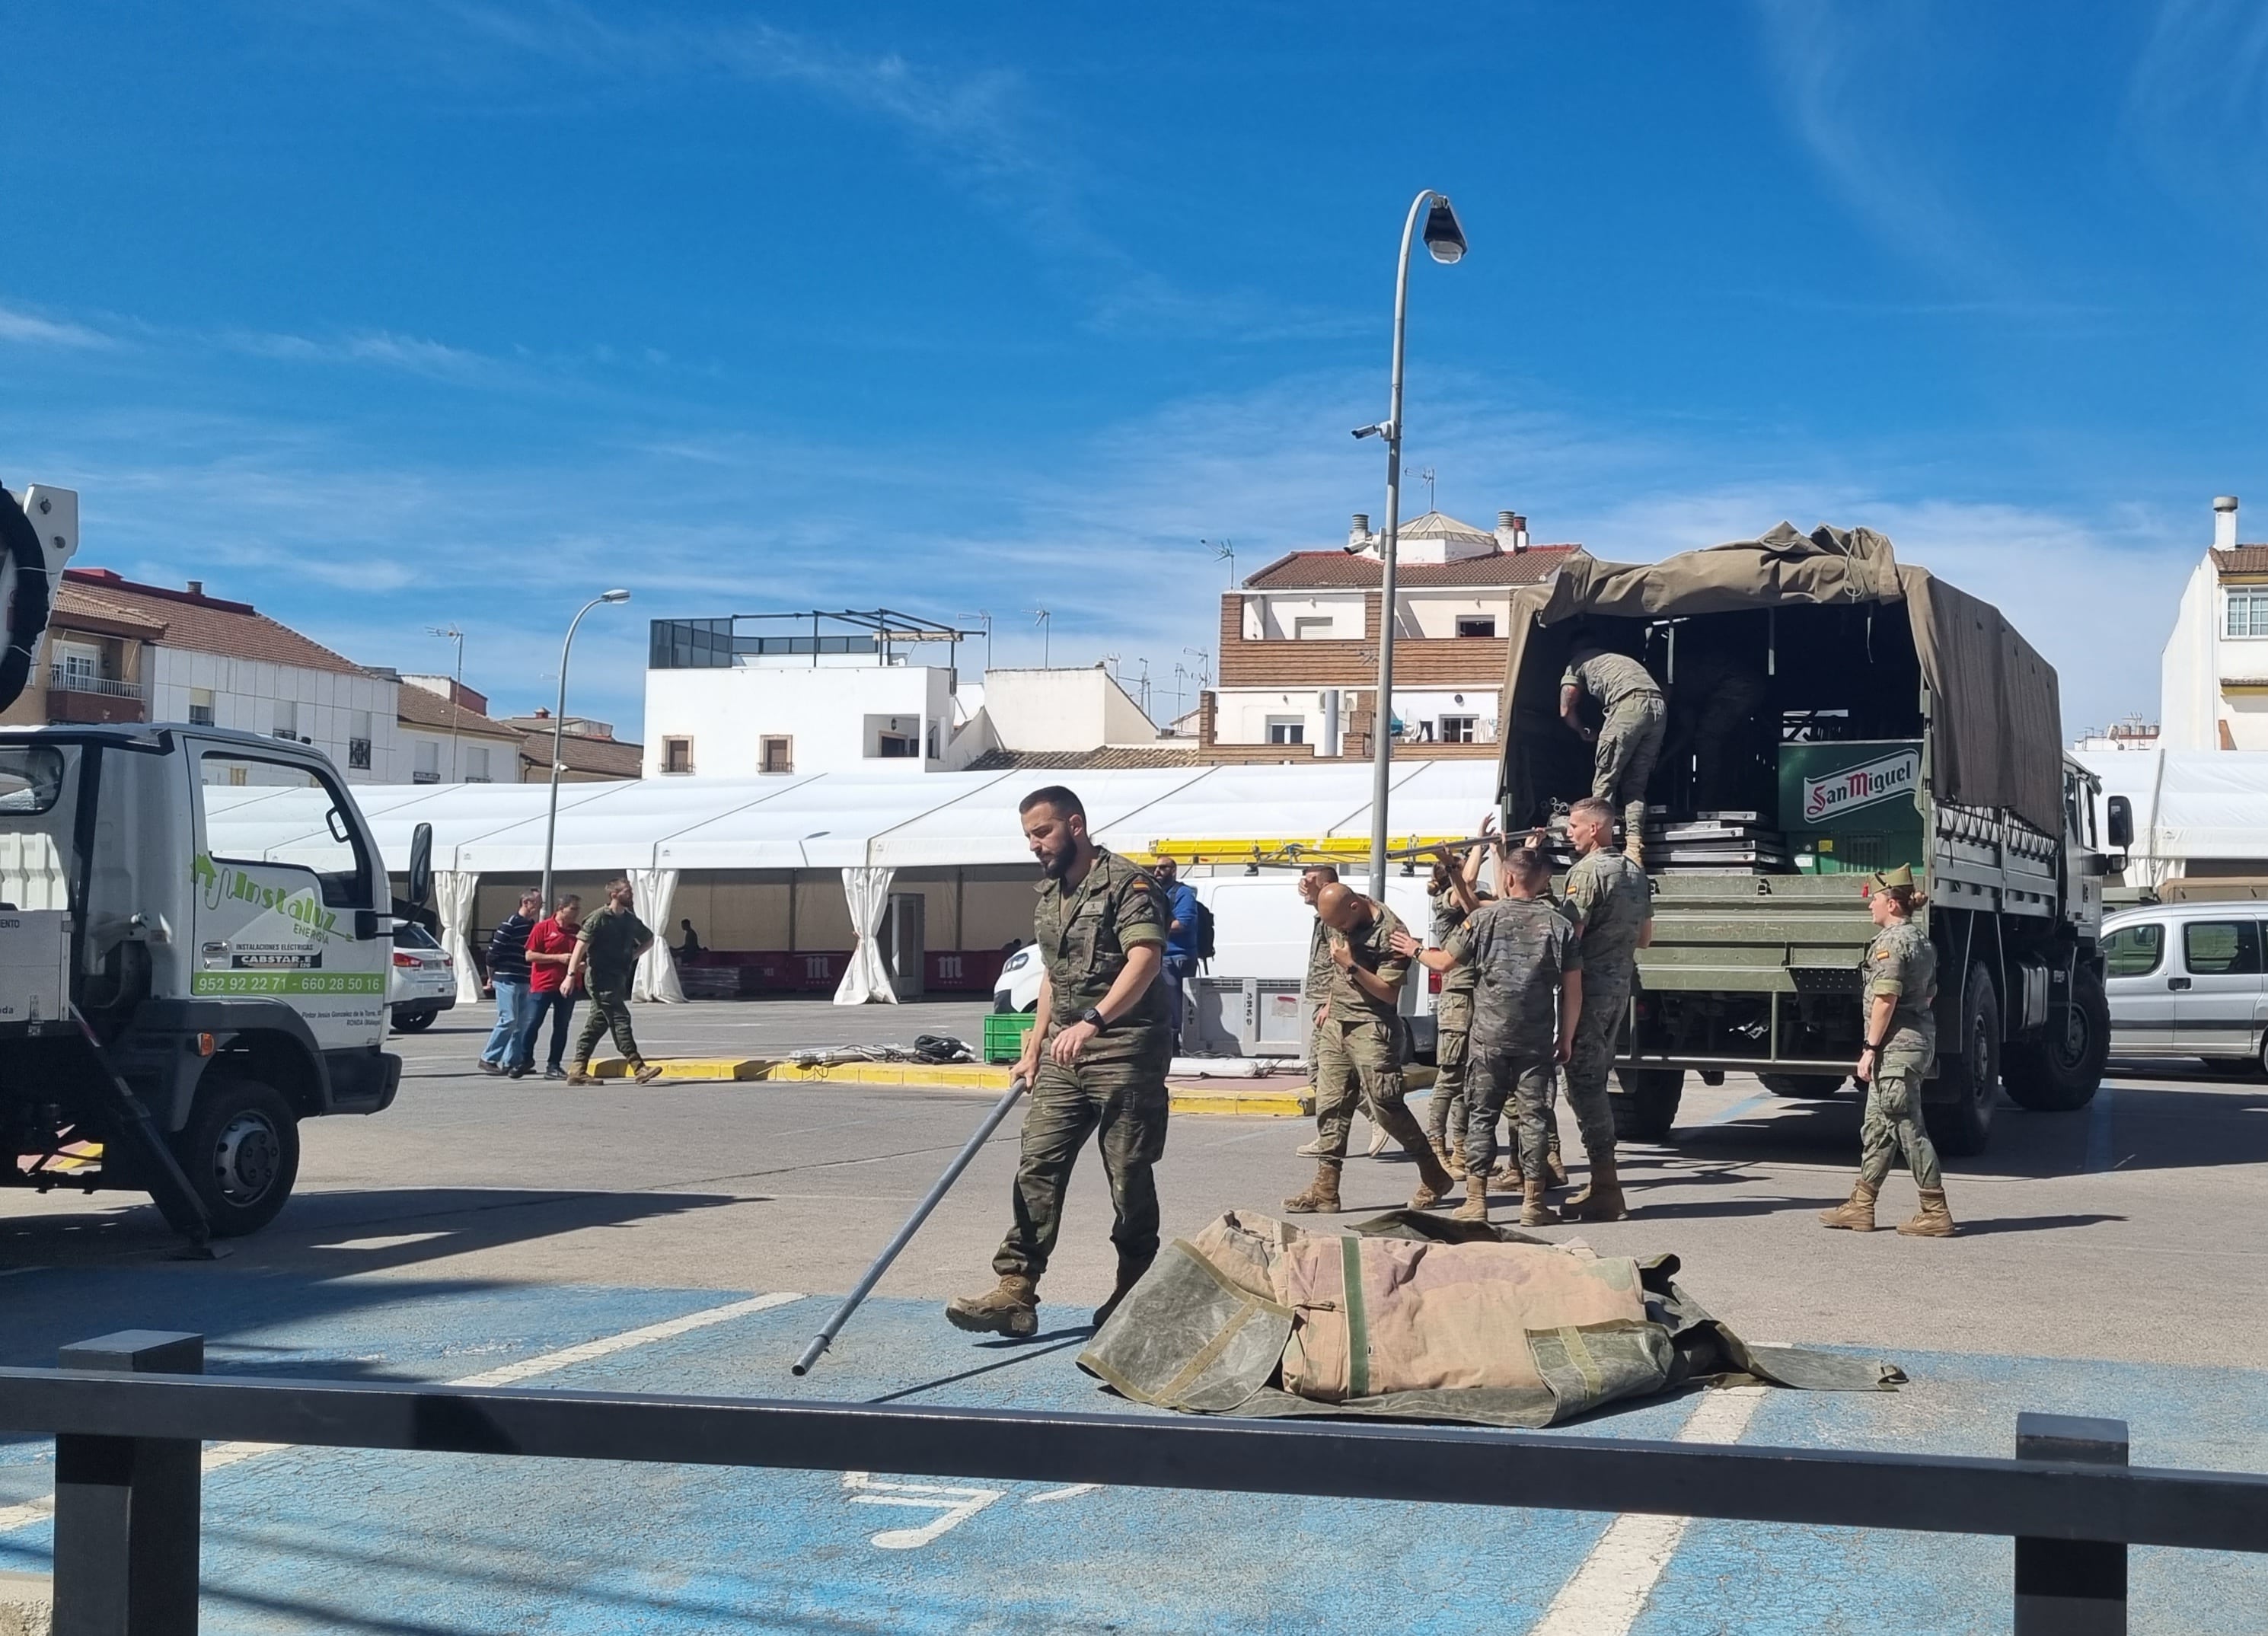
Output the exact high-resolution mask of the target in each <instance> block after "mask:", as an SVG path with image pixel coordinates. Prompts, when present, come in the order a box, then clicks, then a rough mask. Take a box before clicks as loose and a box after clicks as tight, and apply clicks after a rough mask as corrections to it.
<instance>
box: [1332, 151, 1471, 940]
mask: <svg viewBox="0 0 2268 1636" xmlns="http://www.w3.org/2000/svg"><path fill="white" fill-rule="evenodd" d="M1421 212H1422V213H1423V214H1424V215H1425V248H1426V250H1427V252H1428V253H1429V254H1432V258H1433V259H1434V260H1435V261H1437V262H1440V263H1442V264H1443V265H1444V266H1447V265H1448V264H1450V263H1452V262H1457V261H1460V260H1462V258H1463V256H1464V254H1465V230H1464V228H1463V227H1462V225H1459V223H1458V221H1457V213H1456V212H1455V211H1454V210H1451V209H1450V208H1449V197H1448V195H1447V194H1443V193H1436V192H1434V191H1433V190H1432V188H1426V189H1425V191H1424V192H1422V193H1420V194H1419V195H1418V197H1417V198H1416V199H1415V200H1414V201H1412V202H1411V203H1410V217H1409V219H1408V220H1407V221H1405V222H1404V223H1403V225H1402V259H1401V261H1400V262H1399V263H1397V265H1396V267H1395V274H1394V378H1393V387H1392V392H1391V394H1390V395H1389V397H1388V402H1387V410H1386V418H1385V419H1384V420H1383V421H1381V422H1380V423H1379V424H1377V425H1374V426H1364V427H1361V428H1359V429H1358V430H1357V431H1356V432H1355V434H1354V435H1355V436H1356V437H1358V438H1370V437H1378V438H1384V439H1385V440H1386V528H1385V532H1384V533H1383V534H1381V536H1380V538H1379V549H1378V556H1379V562H1380V564H1381V573H1380V576H1379V578H1380V586H1379V614H1378V624H1379V630H1378V711H1377V723H1376V726H1373V728H1372V730H1371V752H1370V758H1371V788H1370V895H1371V896H1372V897H1373V898H1375V899H1377V900H1378V901H1379V902H1381V903H1383V902H1385V901H1386V798H1387V784H1388V778H1389V777H1390V776H1391V772H1392V763H1393V755H1394V736H1393V726H1394V611H1395V548H1396V547H1397V545H1398V544H1399V542H1400V532H1401V523H1402V335H1403V328H1405V326H1406V325H1407V322H1408V320H1409V316H1410V241H1411V240H1414V239H1416V238H1417V237H1418V216H1419V214H1420V213H1421Z"/></svg>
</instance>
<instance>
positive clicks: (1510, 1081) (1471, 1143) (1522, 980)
mask: <svg viewBox="0 0 2268 1636" xmlns="http://www.w3.org/2000/svg"><path fill="white" fill-rule="evenodd" d="M1550 875H1551V867H1550V864H1549V863H1548V862H1547V861H1546V860H1545V859H1544V856H1543V853H1542V852H1540V851H1534V850H1532V849H1529V848H1525V847H1523V848H1520V849H1517V850H1515V851H1512V852H1510V853H1508V854H1506V858H1505V875H1504V888H1505V896H1504V897H1503V898H1501V899H1500V900H1499V901H1498V902H1495V903H1484V904H1482V905H1481V906H1480V907H1479V908H1477V909H1476V910H1474V911H1473V912H1472V913H1471V914H1470V915H1469V916H1468V917H1466V919H1465V923H1464V925H1462V926H1460V927H1458V928H1457V929H1456V931H1454V932H1452V933H1451V934H1450V936H1449V940H1448V943H1447V946H1446V947H1442V948H1438V949H1423V950H1421V949H1418V947H1417V940H1415V939H1414V938H1410V937H1409V936H1407V935H1406V934H1405V935H1404V936H1403V938H1401V939H1400V940H1398V941H1397V942H1396V944H1395V947H1397V948H1400V949H1402V950H1403V952H1405V953H1410V954H1415V955H1416V957H1417V958H1418V959H1419V960H1420V961H1422V962H1424V963H1425V965H1427V966H1429V967H1431V968H1432V969H1434V970H1436V971H1441V972H1445V973H1446V972H1454V971H1459V970H1468V971H1471V972H1472V973H1473V974H1474V975H1475V976H1476V979H1477V986H1476V990H1475V991H1474V996H1473V1032H1472V1071H1471V1077H1470V1080H1469V1086H1470V1088H1469V1092H1468V1093H1467V1098H1468V1101H1469V1103H1470V1107H1469V1109H1468V1112H1467V1115H1466V1124H1465V1203H1464V1205H1463V1207H1462V1209H1460V1210H1459V1211H1458V1212H1457V1219H1458V1220H1461V1221H1485V1220H1488V1189H1489V1179H1490V1178H1489V1163H1490V1161H1491V1160H1493V1159H1494V1158H1495V1157H1496V1122H1497V1120H1498V1119H1499V1118H1500V1117H1501V1116H1503V1113H1504V1105H1505V1101H1506V1097H1507V1096H1513V1097H1516V1107H1517V1111H1516V1113H1515V1115H1514V1122H1515V1124H1517V1125H1518V1127H1519V1131H1520V1168H1521V1175H1522V1176H1523V1178H1524V1179H1525V1186H1524V1188H1523V1190H1522V1203H1521V1212H1520V1224H1521V1226H1522V1227H1546V1226H1550V1225H1553V1224H1555V1223H1557V1221H1558V1220H1559V1218H1558V1217H1557V1216H1556V1215H1554V1214H1553V1213H1552V1212H1550V1210H1549V1209H1548V1208H1546V1207H1545V1205H1544V1203H1543V1191H1544V1189H1545V1188H1546V1186H1548V1185H1549V1173H1548V1171H1547V1170H1546V1168H1545V1163H1544V1154H1545V1153H1546V1151H1547V1150H1546V1147H1545V1144H1544V1136H1543V1132H1544V1124H1545V1122H1546V1121H1547V1120H1548V1119H1549V1118H1550V1108H1551V1073H1552V1069H1553V1067H1554V1065H1557V1064H1558V1063H1563V1062H1565V1061H1566V1060H1567V1058H1568V1055H1569V1052H1570V1049H1571V1047H1572V1043H1573V1040H1574V1037H1575V1031H1576V1027H1577V1023H1578V1020H1579V1019H1580V1016H1581V1014H1582V1010H1583V952H1582V943H1581V936H1580V933H1579V932H1577V931H1576V929H1575V927H1574V926H1573V925H1572V924H1571V923H1570V922H1569V920H1568V919H1567V917H1565V916H1564V915H1562V914H1561V913H1560V912H1559V911H1558V910H1557V907H1556V906H1555V905H1554V904H1553V903H1552V902H1551V901H1550V898H1548V897H1546V896H1545V895H1543V894H1544V888H1545V887H1546V885H1547V884H1548V883H1549V881H1550Z"/></svg>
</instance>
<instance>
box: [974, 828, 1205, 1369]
mask: <svg viewBox="0 0 2268 1636" xmlns="http://www.w3.org/2000/svg"><path fill="white" fill-rule="evenodd" d="M1018 810H1019V812H1020V815H1021V817H1022V819H1023V825H1024V836H1025V838H1026V839H1027V841H1028V842H1029V843H1030V844H1031V848H1032V855H1033V856H1034V857H1035V858H1037V859H1039V860H1040V868H1041V871H1042V873H1043V875H1044V876H1045V878H1044V879H1043V880H1042V881H1041V882H1040V886H1039V894H1040V901H1039V906H1038V908H1037V910H1035V913H1034V915H1033V917H1032V931H1033V940H1034V942H1035V943H1036V944H1037V945H1038V947H1039V950H1040V958H1041V959H1042V960H1043V961H1045V962H1047V974H1046V975H1045V976H1043V977H1042V978H1041V980H1040V999H1039V1007H1038V1010H1039V1019H1038V1021H1036V1022H1035V1024H1034V1025H1033V1028H1032V1031H1031V1032H1030V1033H1029V1034H1027V1035H1025V1036H1024V1053H1023V1055H1022V1057H1020V1058H1019V1059H1018V1060H1017V1063H1016V1068H1015V1072H1016V1073H1017V1075H1018V1076H1020V1078H1022V1079H1023V1080H1024V1081H1025V1083H1026V1084H1027V1085H1028V1086H1029V1087H1031V1099H1030V1101H1029V1102H1027V1103H1026V1104H1025V1108H1024V1132H1023V1156H1022V1159H1021V1161H1020V1163H1019V1164H1018V1166H1017V1168H1016V1189H1015V1194H1014V1203H1013V1210H1014V1218H1013V1224H1012V1225H1011V1226H1010V1227H1009V1229H1008V1236H1007V1237H1006V1239H1005V1240H1004V1241H1003V1242H1002V1243H1001V1245H1000V1252H999V1254H998V1255H997V1256H993V1258H992V1270H993V1271H995V1272H997V1273H998V1274H999V1276H1000V1282H999V1284H998V1286H996V1287H995V1288H993V1289H990V1290H988V1291H987V1292H985V1293H983V1294H982V1295H964V1296H961V1297H959V1298H957V1299H955V1300H954V1301H951V1302H949V1303H947V1305H946V1309H945V1315H946V1318H947V1319H948V1320H950V1321H951V1322H952V1323H953V1324H954V1327H955V1328H958V1329H963V1330H980V1331H984V1332H988V1333H991V1334H996V1335H1011V1336H1023V1335H1030V1334H1032V1333H1034V1332H1035V1331H1036V1330H1038V1328H1039V1307H1040V1279H1041V1277H1042V1275H1043V1274H1044V1273H1045V1272H1046V1271H1047V1269H1048V1261H1049V1256H1052V1255H1053V1253H1054V1251H1055V1247H1056V1236H1057V1234H1058V1233H1059V1232H1060V1231H1061V1230H1062V1227H1063V1201H1064V1190H1065V1189H1066V1188H1067V1187H1068V1186H1069V1185H1070V1183H1071V1167H1072V1165H1073V1164H1074V1163H1076V1162H1077V1161H1078V1159H1079V1148H1080V1147H1081V1146H1084V1145H1085V1143H1086V1139H1087V1137H1088V1136H1089V1135H1090V1134H1093V1133H1095V1132H1097V1131H1099V1132H1100V1139H1099V1140H1100V1146H1101V1150H1102V1167H1103V1170H1104V1173H1105V1174H1106V1175H1108V1177H1109V1179H1110V1203H1111V1208H1112V1212H1113V1220H1112V1225H1111V1229H1110V1241H1111V1242H1112V1243H1113V1244H1115V1245H1116V1246H1117V1249H1118V1281H1117V1284H1116V1286H1115V1287H1114V1288H1113V1289H1112V1290H1111V1292H1110V1299H1109V1300H1108V1301H1105V1302H1103V1304H1102V1306H1101V1308H1099V1309H1098V1310H1097V1311H1096V1313H1095V1315H1094V1321H1095V1323H1096V1324H1097V1325H1098V1326H1100V1325H1101V1323H1103V1321H1104V1320H1105V1319H1107V1318H1108V1317H1109V1315H1111V1314H1112V1313H1113V1312H1114V1311H1116V1309H1117V1307H1118V1303H1119V1302H1120V1301H1123V1299H1125V1296H1126V1292H1127V1291H1129V1290H1130V1289H1131V1288H1133V1287H1134V1285H1135V1283H1136V1282H1137V1281H1138V1279H1140V1278H1141V1276H1142V1275H1143V1273H1145V1272H1146V1271H1149V1268H1150V1264H1151V1263H1152V1261H1154V1260H1155V1259H1157V1255H1158V1186H1157V1182H1156V1180H1155V1178H1154V1177H1153V1176H1152V1168H1153V1167H1154V1166H1155V1165H1156V1164H1157V1162H1158V1161H1159V1160H1160V1158H1162V1157H1164V1155H1165V1152H1166V1118H1167V1105H1168V1104H1167V1091H1166V1069H1167V1065H1168V1064H1169V1063H1170V1061H1171V1060H1172V1057H1173V1041H1172V1037H1171V1031H1170V1029H1169V1028H1167V1021H1166V991H1165V987H1164V985H1163V984H1160V982H1158V981H1157V978H1158V974H1159V973H1160V971H1161V970H1163V969H1164V967H1165V952H1166V925H1167V910H1166V902H1165V895H1164V893H1163V892H1161V891H1160V889H1159V888H1158V885H1157V883H1156V882H1155V881H1152V880H1151V878H1150V877H1149V876H1148V875H1146V874H1145V873H1143V872H1142V871H1141V870H1139V869H1137V868H1135V867H1134V866H1133V865H1131V864H1130V863H1128V862H1127V861H1126V860H1125V859H1123V858H1120V857H1118V856H1117V855H1116V854H1115V853H1113V852H1110V851H1107V850H1105V849H1104V848H1102V847H1100V846H1097V845H1096V844H1094V840H1093V839H1092V838H1091V837H1090V836H1088V835H1087V832H1086V807H1084V806H1082V805H1081V804H1080V802H1079V797H1078V796H1076V795H1074V794H1073V793H1071V791H1069V790H1066V789H1064V788H1063V787H1062V786H1061V785H1049V786H1048V787H1047V788H1045V789H1042V790H1035V791H1034V792H1032V793H1031V794H1029V795H1027V796H1026V797H1025V798H1024V800H1023V804H1022V806H1021V807H1020V808H1019V809H1018Z"/></svg>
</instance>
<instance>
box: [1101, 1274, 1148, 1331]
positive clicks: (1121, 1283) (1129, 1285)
mask: <svg viewBox="0 0 2268 1636" xmlns="http://www.w3.org/2000/svg"><path fill="white" fill-rule="evenodd" d="M1149 1270H1150V1263H1149V1262H1147V1261H1121V1262H1120V1263H1119V1264H1118V1282H1117V1283H1116V1285H1114V1286H1112V1287H1111V1291H1110V1299H1109V1300H1108V1301H1104V1302H1103V1303H1102V1304H1101V1306H1100V1307H1097V1308H1095V1309H1094V1327H1095V1328H1096V1329H1098V1330H1099V1329H1101V1327H1102V1326H1103V1325H1104V1324H1106V1323H1109V1322H1110V1315H1111V1314H1112V1313H1114V1312H1116V1311H1117V1310H1118V1303H1119V1302H1120V1301H1124V1300H1125V1299H1126V1296H1127V1293H1129V1292H1130V1291H1131V1290H1132V1289H1133V1287H1134V1286H1136V1285H1137V1284H1139V1283H1140V1282H1141V1281H1142V1275H1143V1274H1144V1273H1145V1272H1147V1271H1149Z"/></svg>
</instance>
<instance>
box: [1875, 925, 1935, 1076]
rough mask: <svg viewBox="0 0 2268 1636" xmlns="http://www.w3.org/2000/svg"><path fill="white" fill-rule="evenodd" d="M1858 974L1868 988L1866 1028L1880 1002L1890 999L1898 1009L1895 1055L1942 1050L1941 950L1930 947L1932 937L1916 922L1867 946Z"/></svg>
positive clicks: (1893, 1016) (1887, 930) (1891, 929)
mask: <svg viewBox="0 0 2268 1636" xmlns="http://www.w3.org/2000/svg"><path fill="white" fill-rule="evenodd" d="M1859 972H1860V977H1859V981H1860V982H1862V983H1864V984H1866V985H1867V1009H1866V1013H1865V1015H1866V1017H1867V1026H1869V1027H1871V1026H1872V1023H1873V1017H1874V999H1875V997H1876V996H1877V995H1881V994H1889V995H1891V996H1893V997H1895V998H1896V1000H1897V1002H1898V1004H1897V1009H1896V1011H1893V1012H1892V1013H1890V1037H1889V1040H1888V1041H1887V1042H1886V1043H1887V1044H1888V1045H1889V1047H1890V1048H1892V1049H1893V1050H1920V1051H1925V1052H1932V1053H1933V1052H1934V1051H1935V1050H1936V1049H1937V1017H1936V1014H1935V1013H1934V1012H1933V1009H1932V1007H1933V1006H1934V1005H1935V1003H1936V1000H1937V950H1936V949H1935V948H1933V947H1931V946H1930V940H1929V938H1928V935H1927V934H1926V932H1923V931H1922V929H1921V928H1920V927H1919V926H1918V925H1914V924H1913V923H1912V922H1911V921H1905V922H1903V923H1901V924H1899V925H1888V926H1884V927H1883V928H1882V929H1881V931H1880V932H1875V933H1874V941H1873V942H1871V943H1869V944H1867V952H1866V954H1863V955H1861V956H1860V957H1859Z"/></svg>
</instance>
